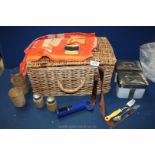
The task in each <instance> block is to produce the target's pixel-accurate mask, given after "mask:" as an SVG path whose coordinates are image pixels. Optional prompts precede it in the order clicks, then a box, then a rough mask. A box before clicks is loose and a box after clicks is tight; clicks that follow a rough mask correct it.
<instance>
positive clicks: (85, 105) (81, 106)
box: [56, 100, 94, 118]
mask: <svg viewBox="0 0 155 155" xmlns="http://www.w3.org/2000/svg"><path fill="white" fill-rule="evenodd" d="M93 109H94V106H93V105H92V104H91V103H90V101H88V100H83V101H82V102H80V103H75V104H73V105H68V106H66V107H62V108H58V109H57V111H56V113H57V116H58V118H62V117H65V116H67V115H70V114H73V113H75V112H78V111H82V110H88V111H92V110H93Z"/></svg>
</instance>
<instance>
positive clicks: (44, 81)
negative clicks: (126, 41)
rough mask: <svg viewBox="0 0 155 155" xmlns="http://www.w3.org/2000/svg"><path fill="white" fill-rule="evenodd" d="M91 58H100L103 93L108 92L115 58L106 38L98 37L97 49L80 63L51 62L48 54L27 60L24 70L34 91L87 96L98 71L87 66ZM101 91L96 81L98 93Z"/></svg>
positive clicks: (98, 59)
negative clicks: (34, 59) (31, 60)
mask: <svg viewBox="0 0 155 155" xmlns="http://www.w3.org/2000/svg"><path fill="white" fill-rule="evenodd" d="M91 60H93V61H99V62H100V66H102V67H103V68H104V74H105V75H104V92H105V93H107V92H109V90H110V88H111V87H110V83H111V78H112V73H113V70H114V66H115V63H116V58H115V55H114V52H113V49H112V47H111V45H110V43H109V41H108V40H107V38H105V37H104V38H98V48H97V51H95V52H94V53H93V57H91V58H88V59H87V60H85V61H83V62H63V61H61V62H54V61H52V60H50V59H49V58H47V57H43V58H41V59H40V60H39V61H36V62H28V63H27V66H26V69H27V73H28V77H29V79H30V81H31V84H32V88H33V92H34V93H40V94H41V95H44V96H49V95H52V96H65V95H71V94H72V95H90V94H91V93H92V88H93V80H94V75H95V73H96V72H97V71H98V70H97V68H94V67H92V66H91V65H90V61H91ZM100 90H101V89H100V84H99V85H98V94H99V93H100Z"/></svg>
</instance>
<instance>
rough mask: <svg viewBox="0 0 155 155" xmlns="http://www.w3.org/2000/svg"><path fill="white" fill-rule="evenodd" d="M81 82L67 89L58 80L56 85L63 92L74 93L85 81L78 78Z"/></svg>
mask: <svg viewBox="0 0 155 155" xmlns="http://www.w3.org/2000/svg"><path fill="white" fill-rule="evenodd" d="M80 81H81V83H80V85H79V86H78V87H77V88H74V89H67V88H64V87H63V85H62V83H61V82H60V81H59V80H58V81H57V83H58V87H59V88H60V89H61V91H63V92H65V93H68V94H73V93H76V92H77V91H78V90H79V89H81V88H82V87H83V85H84V83H85V79H83V80H80Z"/></svg>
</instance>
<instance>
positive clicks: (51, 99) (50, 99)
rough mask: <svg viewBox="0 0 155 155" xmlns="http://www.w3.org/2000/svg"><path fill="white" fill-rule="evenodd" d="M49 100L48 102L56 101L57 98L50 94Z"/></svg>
mask: <svg viewBox="0 0 155 155" xmlns="http://www.w3.org/2000/svg"><path fill="white" fill-rule="evenodd" d="M47 102H48V103H54V102H55V98H54V97H53V96H49V97H48V98H47Z"/></svg>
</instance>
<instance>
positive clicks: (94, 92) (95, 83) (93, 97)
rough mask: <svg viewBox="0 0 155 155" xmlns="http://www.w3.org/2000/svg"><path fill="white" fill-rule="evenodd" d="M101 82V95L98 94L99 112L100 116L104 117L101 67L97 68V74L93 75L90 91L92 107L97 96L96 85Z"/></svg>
mask: <svg viewBox="0 0 155 155" xmlns="http://www.w3.org/2000/svg"><path fill="white" fill-rule="evenodd" d="M99 78H100V81H101V94H100V103H99V106H100V112H101V114H102V116H103V117H104V116H105V102H104V90H103V84H104V69H103V68H102V67H99V68H98V72H96V73H95V75H94V84H93V90H92V98H91V103H92V104H93V105H95V104H96V96H97V85H98V81H99Z"/></svg>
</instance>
